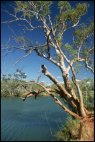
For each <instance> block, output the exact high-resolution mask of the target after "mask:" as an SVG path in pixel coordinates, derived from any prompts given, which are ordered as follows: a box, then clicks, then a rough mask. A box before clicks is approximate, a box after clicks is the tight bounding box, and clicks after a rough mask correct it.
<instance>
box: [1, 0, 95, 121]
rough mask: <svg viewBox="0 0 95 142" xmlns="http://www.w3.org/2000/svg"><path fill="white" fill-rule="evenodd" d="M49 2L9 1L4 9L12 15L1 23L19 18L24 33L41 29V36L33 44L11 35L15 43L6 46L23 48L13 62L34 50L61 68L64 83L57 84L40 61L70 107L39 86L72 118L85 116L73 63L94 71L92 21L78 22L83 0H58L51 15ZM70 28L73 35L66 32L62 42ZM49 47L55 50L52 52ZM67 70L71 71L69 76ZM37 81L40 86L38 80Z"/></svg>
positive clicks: (42, 66)
mask: <svg viewBox="0 0 95 142" xmlns="http://www.w3.org/2000/svg"><path fill="white" fill-rule="evenodd" d="M53 3H54V2H52V1H16V2H14V4H13V5H14V8H13V12H12V13H10V11H5V12H7V13H8V14H9V16H11V17H12V18H13V19H11V20H7V21H3V22H2V23H3V24H4V23H7V24H12V23H13V22H19V23H20V21H21V23H20V26H21V27H20V29H23V30H24V31H26V32H27V33H28V31H29V32H32V31H33V32H35V31H36V30H40V31H41V32H42V34H43V36H44V37H45V42H44V43H43V44H40V43H34V44H33V43H32V41H31V40H29V39H27V38H25V37H24V36H18V37H15V40H16V45H17V46H11V47H10V49H19V50H22V51H24V53H25V54H24V56H23V57H21V58H20V59H18V60H17V62H19V61H21V60H22V59H23V58H24V57H27V56H28V55H30V54H31V53H32V52H33V51H34V52H36V54H37V55H38V56H40V57H42V58H44V59H46V60H48V61H50V62H51V63H53V64H54V65H56V66H57V67H58V68H59V69H60V71H61V75H62V78H63V82H64V85H63V84H60V82H59V81H58V80H57V79H56V78H55V77H54V76H53V75H52V74H51V73H50V72H49V71H48V69H47V67H46V66H45V65H44V64H43V65H41V68H42V73H43V74H44V75H45V76H47V77H48V78H49V79H50V80H51V81H52V82H53V83H54V84H55V86H56V87H57V89H56V90H55V91H57V93H58V94H59V95H60V96H61V98H62V99H64V100H65V101H66V102H67V104H68V106H70V107H67V106H65V104H64V103H63V102H61V101H60V100H59V99H58V98H57V97H55V96H54V94H53V92H52V91H51V90H50V89H47V88H46V87H45V86H42V88H43V89H44V90H45V91H46V92H47V93H48V94H49V95H50V96H52V97H53V98H54V100H55V102H56V103H57V104H58V105H60V106H61V108H62V109H63V110H64V111H66V112H67V113H69V114H70V115H72V116H73V117H75V118H79V119H82V118H86V117H89V115H90V112H89V111H88V110H87V109H86V108H85V106H84V101H83V92H82V90H81V89H80V86H79V82H78V81H77V77H76V73H77V71H76V66H78V68H79V66H80V65H84V68H86V69H87V70H90V71H91V72H92V73H94V69H93V56H94V52H93V51H94V45H93V44H94V42H93V36H94V22H93V20H92V21H90V22H87V23H80V22H81V17H82V16H84V15H85V14H86V13H87V9H88V4H87V3H85V2H82V3H78V4H77V5H76V7H73V6H71V4H70V2H68V1H59V2H58V9H59V13H58V15H57V16H55V17H54V18H53V19H52V18H51V5H52V4H53ZM33 21H35V22H36V25H33ZM18 28H19V27H18ZM70 29H72V32H73V36H72V35H70V34H69V35H68V37H69V38H71V39H72V41H73V42H72V43H71V44H70V43H69V41H68V42H67V43H66V44H64V42H63V39H64V36H65V33H66V31H69V30H70ZM68 37H67V38H68ZM90 41H91V42H90ZM7 49H8V48H7ZM52 50H53V51H54V53H55V54H54V55H53V54H52ZM17 62H16V63H17ZM70 71H71V73H72V80H70ZM71 83H73V85H74V87H72V85H71ZM31 84H32V83H31ZM37 84H38V85H40V86H41V84H40V83H37ZM74 88H75V89H76V91H75V89H74ZM70 108H71V109H70ZM72 108H73V109H72ZM73 110H74V111H73Z"/></svg>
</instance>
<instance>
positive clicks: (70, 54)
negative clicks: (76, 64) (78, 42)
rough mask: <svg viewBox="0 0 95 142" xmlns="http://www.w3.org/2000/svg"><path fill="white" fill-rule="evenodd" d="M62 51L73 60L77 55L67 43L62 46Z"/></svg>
mask: <svg viewBox="0 0 95 142" xmlns="http://www.w3.org/2000/svg"><path fill="white" fill-rule="evenodd" d="M63 50H64V51H65V52H66V53H68V54H69V56H71V57H73V58H75V57H76V55H77V51H76V50H75V49H74V48H73V46H72V45H70V44H69V43H66V44H65V45H64V46H63Z"/></svg>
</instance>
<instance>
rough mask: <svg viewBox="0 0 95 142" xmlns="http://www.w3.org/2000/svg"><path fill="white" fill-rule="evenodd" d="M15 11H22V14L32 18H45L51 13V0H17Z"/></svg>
mask: <svg viewBox="0 0 95 142" xmlns="http://www.w3.org/2000/svg"><path fill="white" fill-rule="evenodd" d="M15 3H16V8H15V12H22V14H23V15H24V16H26V17H28V18H30V19H32V18H33V17H34V16H36V18H39V17H42V18H44V17H45V16H47V15H48V14H49V13H50V8H49V7H50V5H51V4H52V2H51V1H16V2H15Z"/></svg>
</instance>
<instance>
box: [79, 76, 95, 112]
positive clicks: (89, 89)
mask: <svg viewBox="0 0 95 142" xmlns="http://www.w3.org/2000/svg"><path fill="white" fill-rule="evenodd" d="M79 85H80V88H81V90H82V94H83V100H84V105H85V106H86V107H87V109H88V110H91V111H92V110H94V81H93V80H91V79H89V78H88V79H85V80H82V81H81V82H80V84H79Z"/></svg>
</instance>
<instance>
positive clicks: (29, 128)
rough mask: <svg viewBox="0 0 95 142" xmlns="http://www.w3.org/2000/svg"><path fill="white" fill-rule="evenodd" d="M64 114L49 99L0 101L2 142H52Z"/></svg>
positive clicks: (5, 99) (64, 116) (64, 118)
mask: <svg viewBox="0 0 95 142" xmlns="http://www.w3.org/2000/svg"><path fill="white" fill-rule="evenodd" d="M66 116H67V115H66V113H65V112H64V111H63V110H62V109H61V108H60V106H58V105H57V104H55V103H54V100H52V99H51V98H50V97H41V98H40V97H39V98H38V99H37V100H35V99H34V98H29V99H27V100H26V101H25V102H23V101H22V100H21V99H19V98H2V99H1V140H2V141H52V140H55V137H54V134H55V132H56V131H58V130H59V129H60V126H61V124H64V123H65V121H66Z"/></svg>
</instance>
